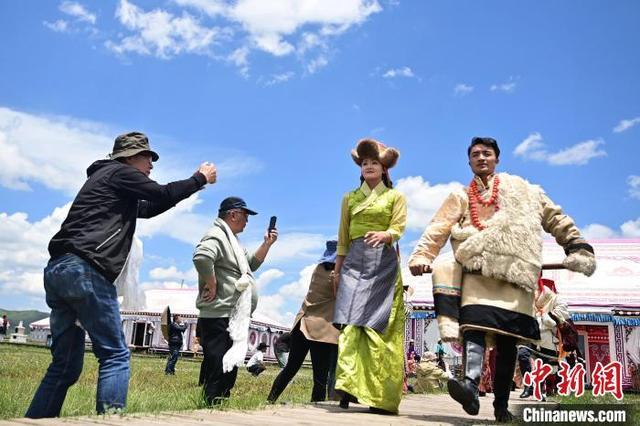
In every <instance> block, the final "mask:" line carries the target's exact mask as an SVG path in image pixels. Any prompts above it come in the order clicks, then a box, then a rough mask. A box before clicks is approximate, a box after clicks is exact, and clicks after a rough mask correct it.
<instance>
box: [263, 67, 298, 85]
mask: <svg viewBox="0 0 640 426" xmlns="http://www.w3.org/2000/svg"><path fill="white" fill-rule="evenodd" d="M294 75H295V73H293V72H292V71H289V72H285V73H282V74H275V75H272V76H271V78H270V79H269V80H267V82H266V83H265V84H264V85H265V86H273V85H276V84H280V83H284V82H287V81H289V80H290V79H291V78H292V77H293V76H294Z"/></svg>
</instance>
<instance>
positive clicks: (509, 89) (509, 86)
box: [490, 77, 518, 93]
mask: <svg viewBox="0 0 640 426" xmlns="http://www.w3.org/2000/svg"><path fill="white" fill-rule="evenodd" d="M517 80H518V78H517V77H516V78H515V79H514V78H513V77H509V81H507V82H505V83H500V84H492V85H491V87H490V90H491V91H492V92H504V93H513V92H514V91H515V90H516V86H517Z"/></svg>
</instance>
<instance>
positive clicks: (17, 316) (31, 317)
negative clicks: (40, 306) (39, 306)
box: [0, 308, 49, 334]
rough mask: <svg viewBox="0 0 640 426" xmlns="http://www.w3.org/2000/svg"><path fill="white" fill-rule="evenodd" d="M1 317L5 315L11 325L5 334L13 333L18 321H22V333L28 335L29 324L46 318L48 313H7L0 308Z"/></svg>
mask: <svg viewBox="0 0 640 426" xmlns="http://www.w3.org/2000/svg"><path fill="white" fill-rule="evenodd" d="M2 315H6V316H7V317H8V318H9V322H10V323H11V328H10V329H9V330H8V331H7V334H11V333H13V332H14V330H15V328H16V327H17V326H18V324H19V323H20V321H22V325H24V333H25V334H29V331H30V330H29V324H31V323H32V322H36V321H40V320H41V319H43V318H47V317H48V316H49V313H47V312H40V311H8V310H6V309H2V308H0V318H2Z"/></svg>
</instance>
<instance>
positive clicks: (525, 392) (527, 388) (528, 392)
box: [519, 386, 533, 399]
mask: <svg viewBox="0 0 640 426" xmlns="http://www.w3.org/2000/svg"><path fill="white" fill-rule="evenodd" d="M531 395H533V390H532V389H531V386H525V388H524V390H523V391H522V393H521V394H520V396H519V398H522V399H524V398H529V397H530V396H531Z"/></svg>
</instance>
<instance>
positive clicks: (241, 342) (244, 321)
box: [216, 219, 255, 373]
mask: <svg viewBox="0 0 640 426" xmlns="http://www.w3.org/2000/svg"><path fill="white" fill-rule="evenodd" d="M216 220H217V221H218V223H219V224H220V225H221V227H222V229H223V230H224V233H225V234H226V235H227V238H228V239H229V243H230V244H231V248H232V249H233V254H234V256H235V258H236V262H237V263H238V268H240V272H241V274H242V275H241V276H240V278H238V280H237V281H236V282H235V286H236V290H238V291H239V292H240V297H239V298H238V301H237V302H236V305H235V306H234V307H233V310H232V311H231V316H230V317H229V327H228V328H227V331H229V336H230V337H231V340H233V344H232V346H231V348H229V350H228V351H227V352H226V353H225V354H224V357H223V358H222V371H223V372H225V373H227V372H229V371H231V370H233V369H234V368H235V367H242V366H243V365H244V358H245V356H246V355H247V349H248V345H247V339H248V337H249V324H250V322H251V285H255V280H254V278H253V275H251V271H250V269H249V262H248V261H247V256H246V255H245V252H244V250H243V249H242V247H240V242H239V241H238V238H236V236H235V235H234V233H233V232H231V229H230V228H229V225H227V223H226V222H225V221H224V220H222V219H216Z"/></svg>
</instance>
